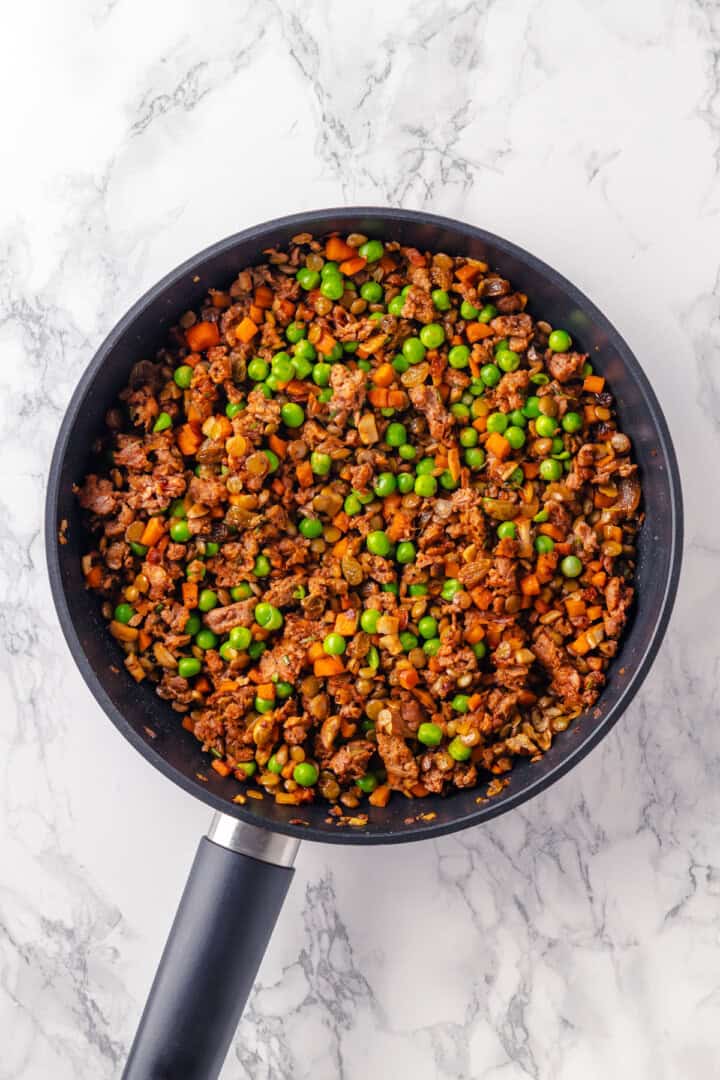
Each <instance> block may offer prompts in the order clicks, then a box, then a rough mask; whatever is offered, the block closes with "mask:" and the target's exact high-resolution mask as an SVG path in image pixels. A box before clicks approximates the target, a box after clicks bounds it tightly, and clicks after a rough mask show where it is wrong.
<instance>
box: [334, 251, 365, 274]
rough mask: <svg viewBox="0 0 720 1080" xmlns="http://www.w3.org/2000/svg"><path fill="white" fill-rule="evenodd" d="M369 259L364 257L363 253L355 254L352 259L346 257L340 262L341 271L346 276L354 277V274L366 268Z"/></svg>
mask: <svg viewBox="0 0 720 1080" xmlns="http://www.w3.org/2000/svg"><path fill="white" fill-rule="evenodd" d="M366 262H367V259H363V257H362V256H361V255H354V256H353V257H352V259H346V260H345V262H341V263H340V267H339V270H340V273H341V274H344V275H345V277H352V276H353V274H359V273H360V271H361V270H362V269H364V267H365V264H366Z"/></svg>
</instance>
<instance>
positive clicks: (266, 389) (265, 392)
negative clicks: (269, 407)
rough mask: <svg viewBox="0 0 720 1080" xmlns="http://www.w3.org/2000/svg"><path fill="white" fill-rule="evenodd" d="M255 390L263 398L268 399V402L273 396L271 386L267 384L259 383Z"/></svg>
mask: <svg viewBox="0 0 720 1080" xmlns="http://www.w3.org/2000/svg"><path fill="white" fill-rule="evenodd" d="M257 389H258V390H259V391H260V393H261V394H262V396H263V397H264V398H267V399H268V401H269V400H270V398H271V397H272V396H273V392H272V386H271V385H270V384H269V383H267V382H263V383H260V385H259V386H258V387H257Z"/></svg>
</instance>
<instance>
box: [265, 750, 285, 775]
mask: <svg viewBox="0 0 720 1080" xmlns="http://www.w3.org/2000/svg"><path fill="white" fill-rule="evenodd" d="M265 768H266V769H267V770H268V772H271V773H274V774H275V776H279V775H280V773H281V772H282V771H283V764H282V762H281V761H278V759H277V757H276V756H275V754H273V755H272V757H270V758H268V763H267V765H266V766H265Z"/></svg>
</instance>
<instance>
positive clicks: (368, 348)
mask: <svg viewBox="0 0 720 1080" xmlns="http://www.w3.org/2000/svg"><path fill="white" fill-rule="evenodd" d="M387 339H388V335H387V334H374V335H373V336H372V337H370V338H367V339H366V340H365V341H363V343H362V345H358V350H357V355H358V356H359V358H360V359H361V360H367V358H368V357H369V356H372V355H373V354H374V353H376V352H378V351H379V350H380V349H382V347H383V345H384V344H385V342H386V341H387Z"/></svg>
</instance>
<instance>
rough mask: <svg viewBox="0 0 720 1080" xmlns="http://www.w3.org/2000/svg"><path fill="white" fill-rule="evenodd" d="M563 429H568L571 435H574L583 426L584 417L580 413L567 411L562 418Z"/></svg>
mask: <svg viewBox="0 0 720 1080" xmlns="http://www.w3.org/2000/svg"><path fill="white" fill-rule="evenodd" d="M562 426H563V430H564V431H567V432H568V433H569V434H570V435H574V434H575V432H576V431H580V429H581V428H582V426H583V419H582V416H580V414H579V413H576V412H567V413H565V415H564V416H563V418H562Z"/></svg>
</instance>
